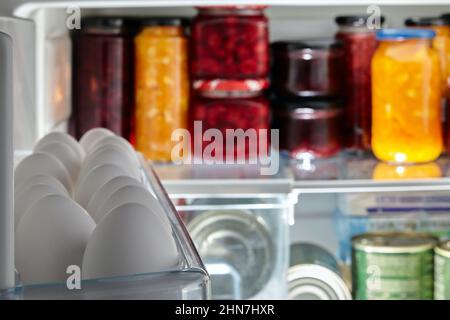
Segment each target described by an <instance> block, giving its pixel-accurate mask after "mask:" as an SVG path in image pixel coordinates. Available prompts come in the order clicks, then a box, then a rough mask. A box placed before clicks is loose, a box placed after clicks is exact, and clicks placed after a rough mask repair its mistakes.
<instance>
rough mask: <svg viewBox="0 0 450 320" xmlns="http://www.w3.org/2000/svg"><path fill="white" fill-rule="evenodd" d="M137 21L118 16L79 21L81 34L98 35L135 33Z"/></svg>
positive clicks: (95, 17)
mask: <svg viewBox="0 0 450 320" xmlns="http://www.w3.org/2000/svg"><path fill="white" fill-rule="evenodd" d="M138 26H139V19H137V18H135V17H119V16H88V17H85V18H82V19H81V30H80V31H81V32H84V33H100V34H121V33H125V34H129V33H135V32H136V31H137V29H138Z"/></svg>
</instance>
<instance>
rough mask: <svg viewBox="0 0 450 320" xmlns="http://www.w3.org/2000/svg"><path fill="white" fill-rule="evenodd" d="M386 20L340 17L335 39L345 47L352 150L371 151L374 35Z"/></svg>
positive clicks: (348, 131) (347, 125)
mask: <svg viewBox="0 0 450 320" xmlns="http://www.w3.org/2000/svg"><path fill="white" fill-rule="evenodd" d="M383 22H384V18H383V17H380V19H379V21H378V22H377V21H371V20H370V18H369V17H368V16H339V17H337V18H336V23H337V24H338V26H339V30H338V32H337V33H336V39H339V40H340V41H341V42H342V43H343V45H344V54H345V57H344V61H345V62H344V63H345V69H346V74H345V78H344V79H343V80H344V82H345V89H344V94H345V99H346V102H345V111H344V143H345V146H346V148H348V149H350V150H362V151H365V150H370V139H371V130H372V94H371V90H372V89H371V72H370V69H371V60H372V56H373V54H374V53H375V49H376V46H377V41H376V39H375V32H376V30H377V29H379V28H380V27H381V24H382V23H383Z"/></svg>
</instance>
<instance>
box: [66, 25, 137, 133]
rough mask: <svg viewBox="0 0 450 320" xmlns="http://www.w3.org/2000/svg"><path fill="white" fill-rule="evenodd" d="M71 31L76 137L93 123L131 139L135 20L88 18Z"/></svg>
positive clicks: (92, 126) (93, 125)
mask: <svg viewBox="0 0 450 320" xmlns="http://www.w3.org/2000/svg"><path fill="white" fill-rule="evenodd" d="M81 26H82V28H81V29H80V30H76V31H75V32H73V34H72V41H73V54H72V59H73V67H72V70H73V82H72V86H73V89H72V97H73V98H72V99H73V101H72V119H71V121H72V128H73V133H74V135H75V136H76V138H80V137H81V136H82V135H83V134H84V133H85V132H86V131H88V130H89V129H92V128H95V127H104V128H108V129H110V130H111V131H113V132H114V133H116V134H118V135H121V136H123V137H125V138H128V139H129V140H132V135H133V122H134V116H133V113H134V94H133V91H134V81H133V76H134V45H133V37H134V34H135V30H136V28H135V27H136V20H134V19H125V18H119V17H89V18H85V19H83V20H82V22H81Z"/></svg>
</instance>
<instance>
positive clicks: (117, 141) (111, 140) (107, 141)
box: [88, 136, 140, 166]
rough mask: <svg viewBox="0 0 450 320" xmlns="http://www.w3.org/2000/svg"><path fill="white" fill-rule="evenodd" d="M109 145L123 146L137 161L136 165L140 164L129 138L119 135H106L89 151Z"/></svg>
mask: <svg viewBox="0 0 450 320" xmlns="http://www.w3.org/2000/svg"><path fill="white" fill-rule="evenodd" d="M107 145H115V146H118V147H120V148H122V149H123V150H124V151H125V152H127V153H128V154H129V155H130V157H131V159H132V160H133V161H134V162H135V163H136V165H137V166H140V163H139V160H138V158H137V156H136V151H135V150H134V148H133V146H132V145H131V144H130V143H129V142H128V141H127V140H125V139H124V138H122V137H119V136H112V137H104V138H103V139H101V140H99V141H97V143H96V144H94V145H93V146H92V147H91V148H90V149H89V151H88V153H92V152H95V151H96V150H97V149H98V148H101V147H103V146H107Z"/></svg>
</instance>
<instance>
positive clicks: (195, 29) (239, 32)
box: [191, 6, 269, 90]
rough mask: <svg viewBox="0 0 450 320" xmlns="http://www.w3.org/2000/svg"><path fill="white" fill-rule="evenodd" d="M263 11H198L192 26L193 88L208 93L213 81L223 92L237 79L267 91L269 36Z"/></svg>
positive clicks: (244, 8) (257, 8) (259, 8)
mask: <svg viewBox="0 0 450 320" xmlns="http://www.w3.org/2000/svg"><path fill="white" fill-rule="evenodd" d="M264 8H265V7H263V6H230V7H199V8H198V10H199V12H198V15H197V16H196V17H195V19H194V20H193V22H192V26H191V37H192V56H191V59H192V65H191V72H192V77H193V79H194V87H195V86H197V87H199V86H200V87H202V88H206V89H210V88H208V85H209V84H210V83H211V80H215V81H214V82H212V83H213V84H214V85H215V86H217V83H218V82H220V83H221V88H222V89H223V90H226V85H227V83H228V81H230V80H239V79H247V80H252V83H251V85H252V86H253V88H254V89H255V88H256V90H261V89H264V88H265V87H267V85H268V81H267V77H268V72H269V32H268V21H267V18H266V16H265V15H264V13H263V10H264ZM205 81H206V83H205ZM199 83H200V84H199Z"/></svg>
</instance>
